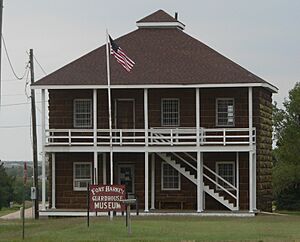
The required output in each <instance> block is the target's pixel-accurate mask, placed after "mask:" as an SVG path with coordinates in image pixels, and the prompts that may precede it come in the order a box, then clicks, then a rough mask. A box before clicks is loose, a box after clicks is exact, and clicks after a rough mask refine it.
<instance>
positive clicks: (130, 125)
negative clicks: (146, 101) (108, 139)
mask: <svg viewBox="0 0 300 242" xmlns="http://www.w3.org/2000/svg"><path fill="white" fill-rule="evenodd" d="M115 127H116V128H117V129H134V128H135V102H134V99H116V100H115Z"/></svg>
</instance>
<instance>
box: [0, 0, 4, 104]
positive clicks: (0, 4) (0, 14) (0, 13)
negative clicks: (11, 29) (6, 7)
mask: <svg viewBox="0 0 300 242" xmlns="http://www.w3.org/2000/svg"><path fill="white" fill-rule="evenodd" d="M2 19H3V0H0V108H1V97H2V95H1V92H2V89H1V81H2V78H1V77H2V76H1V70H2V68H1V67H2V62H1V59H2Z"/></svg>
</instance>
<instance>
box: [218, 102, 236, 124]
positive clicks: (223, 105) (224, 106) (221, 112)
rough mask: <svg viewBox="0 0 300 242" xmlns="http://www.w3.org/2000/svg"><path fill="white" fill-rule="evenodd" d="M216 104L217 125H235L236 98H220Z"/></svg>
mask: <svg viewBox="0 0 300 242" xmlns="http://www.w3.org/2000/svg"><path fill="white" fill-rule="evenodd" d="M216 104H217V105H216V106H217V107H216V122H217V126H234V123H235V117H234V99H233V98H218V99H217V103H216Z"/></svg>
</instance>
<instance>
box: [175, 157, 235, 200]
mask: <svg viewBox="0 0 300 242" xmlns="http://www.w3.org/2000/svg"><path fill="white" fill-rule="evenodd" d="M184 154H185V155H186V156H187V157H189V158H190V159H191V160H192V161H193V162H196V163H197V160H196V159H195V157H193V156H192V155H190V154H189V153H184ZM172 155H174V156H176V157H177V158H178V159H180V160H181V161H183V162H184V163H185V164H187V165H189V166H190V167H191V168H193V169H194V170H195V171H197V168H196V167H195V166H194V165H192V164H191V163H190V162H188V161H187V160H186V159H184V158H183V157H182V156H180V155H179V154H177V153H172ZM203 168H204V169H203V176H204V177H205V178H206V179H207V180H209V181H210V182H211V183H213V184H214V185H215V186H216V187H218V188H220V189H221V190H222V191H224V192H226V193H227V194H228V195H230V196H231V197H232V198H234V199H235V201H236V204H238V198H237V195H235V194H238V189H237V187H236V186H234V185H232V184H231V183H230V182H228V181H227V180H226V179H224V178H223V177H221V176H220V175H218V174H217V173H216V172H214V171H213V170H211V169H210V168H209V167H207V166H206V165H203ZM204 170H205V171H207V172H209V173H210V174H211V175H212V176H213V177H214V179H212V178H211V177H210V176H208V175H207V174H205V173H204ZM220 181H222V182H223V183H225V184H226V185H227V186H228V187H230V188H231V190H232V191H233V193H235V194H233V193H232V192H231V191H230V190H229V189H228V188H225V187H224V186H222V185H221V184H220Z"/></svg>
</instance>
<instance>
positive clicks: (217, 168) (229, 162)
mask: <svg viewBox="0 0 300 242" xmlns="http://www.w3.org/2000/svg"><path fill="white" fill-rule="evenodd" d="M219 164H232V165H233V167H232V175H233V184H231V185H233V186H236V185H235V184H236V174H235V173H236V171H235V162H234V161H216V173H217V174H218V175H219V176H220V177H222V176H221V175H220V173H219V166H218V165H219ZM222 178H223V179H225V178H224V177H222ZM225 180H226V179H225ZM226 181H227V180H226ZM216 182H217V183H218V184H219V182H218V177H216ZM228 182H229V181H228ZM223 187H224V185H223ZM225 188H226V189H227V190H229V191H234V189H233V188H232V187H225ZM216 190H217V191H222V189H221V188H220V187H219V186H217V185H216Z"/></svg>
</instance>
